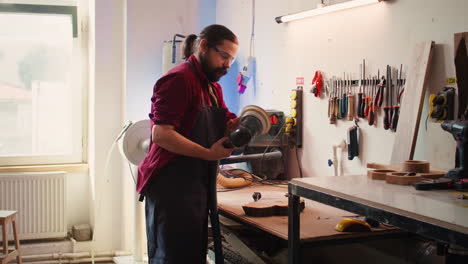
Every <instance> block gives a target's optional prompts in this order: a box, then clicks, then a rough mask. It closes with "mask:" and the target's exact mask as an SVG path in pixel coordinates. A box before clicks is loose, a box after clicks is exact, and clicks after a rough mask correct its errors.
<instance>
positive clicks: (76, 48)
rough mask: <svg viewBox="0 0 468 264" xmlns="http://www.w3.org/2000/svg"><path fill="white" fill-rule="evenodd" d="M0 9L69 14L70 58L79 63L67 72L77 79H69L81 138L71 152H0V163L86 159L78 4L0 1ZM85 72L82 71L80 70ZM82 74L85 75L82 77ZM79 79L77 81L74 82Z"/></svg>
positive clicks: (82, 161)
mask: <svg viewBox="0 0 468 264" xmlns="http://www.w3.org/2000/svg"><path fill="white" fill-rule="evenodd" d="M1 13H19V14H47V15H69V16H70V17H71V20H72V28H73V30H72V31H73V36H72V37H73V53H72V57H73V61H75V60H78V61H79V63H80V67H78V68H72V69H71V71H72V72H71V75H72V76H73V77H72V80H80V79H81V82H79V81H78V82H72V83H73V86H72V89H81V98H80V100H79V102H78V101H73V102H72V103H73V104H75V103H78V104H79V106H80V107H81V110H80V117H81V120H80V122H81V125H80V128H81V133H80V135H81V142H75V143H74V144H79V146H80V149H79V150H77V151H74V152H73V153H72V154H71V155H43V156H39V155H16V156H2V157H0V167H7V166H30V165H54V164H80V163H86V157H87V151H86V146H87V142H86V140H87V123H86V120H87V112H86V108H87V101H86V99H85V98H87V90H86V87H87V85H88V83H87V82H86V79H87V77H88V74H87V73H86V70H87V68H86V67H87V65H84V64H85V61H84V60H83V58H76V53H78V55H81V57H82V56H84V55H86V54H87V47H83V46H86V44H85V43H83V41H81V39H80V36H79V34H78V32H79V29H78V26H79V24H78V4H77V3H74V4H69V5H53V4H51V5H48V4H20V3H0V14H1ZM83 73H85V74H83ZM83 77H85V78H83ZM77 83H79V84H77ZM75 86H76V87H75Z"/></svg>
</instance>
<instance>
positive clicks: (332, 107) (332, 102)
mask: <svg viewBox="0 0 468 264" xmlns="http://www.w3.org/2000/svg"><path fill="white" fill-rule="evenodd" d="M335 105H336V79H335V77H333V78H332V93H331V95H330V99H329V106H328V107H329V108H328V116H329V117H330V124H335V123H336V112H335Z"/></svg>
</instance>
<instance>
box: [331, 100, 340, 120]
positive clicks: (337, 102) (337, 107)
mask: <svg viewBox="0 0 468 264" xmlns="http://www.w3.org/2000/svg"><path fill="white" fill-rule="evenodd" d="M333 101H334V102H333V108H334V109H333V112H334V113H335V118H338V115H339V113H340V111H339V107H340V99H339V98H337V97H335V98H334V99H333Z"/></svg>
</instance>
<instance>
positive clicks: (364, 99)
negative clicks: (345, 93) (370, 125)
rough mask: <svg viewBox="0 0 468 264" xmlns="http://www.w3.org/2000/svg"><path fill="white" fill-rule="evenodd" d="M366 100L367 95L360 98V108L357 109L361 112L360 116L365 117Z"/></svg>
mask: <svg viewBox="0 0 468 264" xmlns="http://www.w3.org/2000/svg"><path fill="white" fill-rule="evenodd" d="M366 100H367V97H363V98H362V104H361V109H360V110H359V111H360V112H361V117H366V115H365V109H366Z"/></svg>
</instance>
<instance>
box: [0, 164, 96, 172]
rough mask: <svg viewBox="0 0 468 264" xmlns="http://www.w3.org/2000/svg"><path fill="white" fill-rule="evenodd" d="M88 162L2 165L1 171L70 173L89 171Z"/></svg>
mask: <svg viewBox="0 0 468 264" xmlns="http://www.w3.org/2000/svg"><path fill="white" fill-rule="evenodd" d="M88 170H89V165H88V164H87V163H76V164H52V165H24V166H0V173H6V172H43V171H65V172H69V173H77V172H88Z"/></svg>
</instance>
